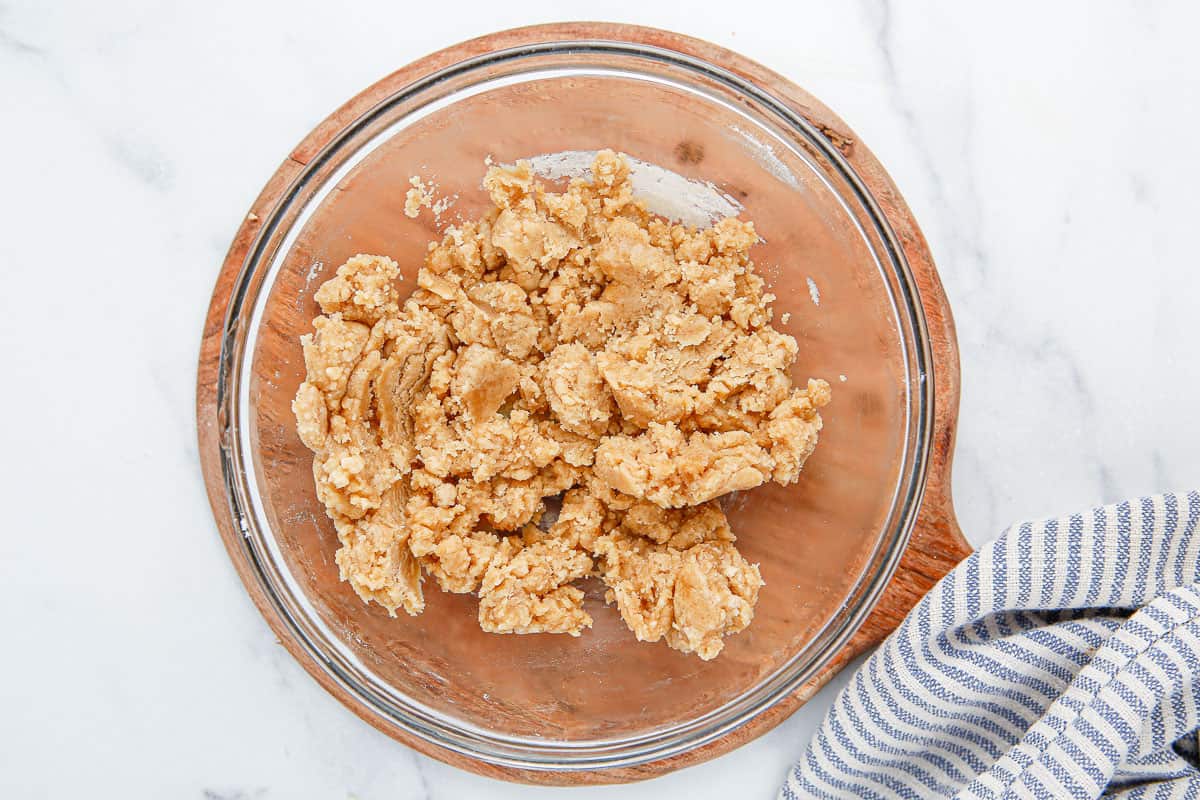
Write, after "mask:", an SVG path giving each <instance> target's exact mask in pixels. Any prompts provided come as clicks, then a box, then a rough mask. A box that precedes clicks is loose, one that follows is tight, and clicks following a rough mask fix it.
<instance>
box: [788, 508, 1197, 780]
mask: <svg viewBox="0 0 1200 800" xmlns="http://www.w3.org/2000/svg"><path fill="white" fill-rule="evenodd" d="M1198 524H1200V494H1198V493H1196V492H1191V493H1188V494H1186V495H1182V494H1181V495H1174V494H1166V495H1160V496H1157V497H1147V498H1143V499H1141V500H1135V501H1132V502H1126V503H1120V504H1118V505H1114V506H1106V507H1104V508H1097V509H1095V510H1093V511H1090V512H1087V513H1084V514H1076V515H1073V516H1070V517H1064V518H1061V519H1051V520H1046V521H1044V522H1037V523H1025V524H1021V525H1016V526H1014V527H1012V528H1010V529H1009V530H1008V531H1006V532H1005V533H1004V534H1003V535H1001V536H1000V538H998V539H996V540H995V541H994V542H991V543H990V544H988V545H986V546H984V547H983V548H982V549H980V550H979V551H978V552H977V553H975V554H974V555H972V556H970V557H969V558H968V559H967V560H965V561H964V562H963V563H962V564H960V565H959V566H958V567H957V568H956V569H955V570H954V571H953V572H951V573H950V574H949V575H947V576H946V577H945V578H944V579H943V580H942V581H941V582H940V583H938V585H937V586H935V587H934V588H933V589H932V590H931V591H930V592H929V594H928V595H926V596H925V598H924V599H922V600H921V602H920V603H919V604H918V605H917V606H916V608H914V609H913V611H912V612H911V613H910V614H909V616H908V618H907V619H905V620H904V622H903V624H901V626H900V627H899V628H898V629H897V630H896V632H895V633H893V634H892V635H891V637H889V638H888V640H887V641H886V642H884V644H883V645H882V646H881V647H880V649H879V650H878V651H877V652H876V653H875V654H874V655H872V656H871V658H870V659H869V660H868V661H867V662H866V663H865V664H864V665H863V667H862V668H861V669H859V671H858V673H857V674H856V675H855V676H854V677H853V678H852V679H851V683H850V684H849V686H847V687H846V688H845V689H844V690H843V691H842V693H841V694H840V695H839V696H838V698H837V700H836V701H835V703H834V705H833V708H832V709H831V710H830V712H829V715H828V716H827V717H826V718H825V721H824V722H823V723H822V725H821V728H820V729H819V730H818V732H817V735H816V737H815V738H814V739H813V741H812V742H811V743H810V744H809V746H808V750H807V751H806V752H805V753H804V756H803V758H801V760H800V763H798V764H797V765H796V766H795V767H794V768H793V769H792V771H791V773H790V774H789V775H788V779H787V783H786V785H785V786H784V787H783V789H782V791H781V792H780V797H782V798H785V800H796V799H797V798H809V797H818V798H830V797H837V798H841V797H853V798H859V799H861V800H869V799H870V798H935V797H955V798H972V799H974V798H1005V799H1006V800H1007V799H1008V798H1027V797H1028V798H1088V799H1090V798H1097V797H1114V798H1129V799H1130V800H1132V798H1200V770H1198V765H1200V761H1198V753H1197V727H1200V531H1197V526H1198Z"/></svg>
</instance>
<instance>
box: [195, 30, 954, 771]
mask: <svg viewBox="0 0 1200 800" xmlns="http://www.w3.org/2000/svg"><path fill="white" fill-rule="evenodd" d="M580 39H585V40H614V41H623V42H633V43H638V44H645V45H652V46H656V47H660V48H666V49H670V50H674V51H677V52H680V53H683V54H685V55H689V56H693V57H695V58H699V59H703V60H704V61H708V62H710V63H712V64H715V65H718V66H720V67H723V68H724V69H726V70H729V71H730V72H733V73H736V74H737V75H739V76H741V77H743V78H745V79H747V80H749V81H750V82H752V83H753V84H755V85H757V86H758V87H760V88H762V89H763V90H765V91H766V92H768V93H770V94H772V95H774V96H775V97H776V98H778V99H780V100H782V101H784V102H786V103H787V104H789V105H790V106H791V107H792V109H793V110H795V111H796V112H798V113H799V114H800V115H802V116H803V117H804V118H806V119H807V120H808V121H809V122H811V123H812V124H813V125H814V126H816V128H817V129H818V130H820V131H821V132H822V133H823V134H824V135H825V136H826V138H828V139H829V141H830V142H831V143H832V144H833V145H834V146H835V147H836V148H837V149H838V150H839V151H840V152H841V153H842V154H843V155H844V156H845V158H846V160H847V161H848V163H849V164H850V165H851V166H852V167H853V168H854V170H855V171H856V172H857V173H858V175H859V177H860V178H861V180H862V181H863V183H864V184H865V185H866V186H867V188H868V189H869V190H870V192H871V193H872V194H873V196H874V197H875V199H876V201H877V202H878V203H879V205H880V207H881V209H882V211H883V213H884V214H885V216H886V217H887V219H888V220H889V222H890V223H891V226H892V228H893V230H894V231H895V233H896V236H897V238H898V240H899V241H900V243H901V245H902V247H903V250H904V253H905V255H906V257H907V259H908V264H909V266H910V268H911V270H912V274H913V276H914V278H915V281H916V285H917V287H918V289H919V291H920V296H921V305H922V306H923V308H924V313H925V321H926V324H927V327H928V333H929V338H930V341H931V348H932V355H933V361H932V383H933V387H934V391H933V398H934V419H933V433H932V450H931V453H930V456H929V459H930V460H929V471H928V481H927V484H926V487H925V494H924V500H923V503H922V506H921V509H920V512H919V515H918V518H917V521H916V525H915V527H914V529H913V532H912V536H911V539H910V541H909V544H908V547H907V550H906V551H905V553H904V555H903V558H902V559H901V561H900V564H899V567H898V568H897V570H896V572H895V574H894V576H893V577H892V579H891V582H890V583H889V584H888V586H887V588H886V589H885V591H884V592H883V594H882V596H881V597H880V599H879V601H878V603H877V605H876V606H875V608H874V610H873V612H872V613H871V614H870V616H869V617H868V618H867V619H866V621H865V622H864V623H863V625H862V626H861V627H860V628H859V629H858V631H857V633H856V634H855V635H854V636H853V638H852V639H851V640H850V641H849V643H848V644H847V645H846V646H845V647H844V648H843V649H842V650H841V651H839V653H838V654H837V655H836V656H835V657H834V658H833V659H832V660H831V661H830V662H829V663H828V664H826V665H825V667H824V669H822V670H821V672H820V673H819V674H818V675H817V676H816V677H815V678H813V679H812V680H811V681H809V682H808V683H807V684H805V685H803V686H801V687H800V688H799V689H798V690H796V691H795V692H793V693H792V694H790V695H788V696H786V697H785V698H784V699H783V700H781V701H780V702H778V703H776V704H775V705H774V706H772V707H771V708H770V709H768V710H767V711H765V712H763V713H761V714H759V715H758V716H756V717H754V718H753V719H751V720H750V721H749V722H747V723H746V724H745V725H743V726H742V727H740V728H738V729H736V730H734V731H732V732H730V733H728V734H727V735H725V736H724V737H722V738H720V739H717V740H715V741H712V742H710V743H708V744H706V745H704V746H702V747H699V748H697V749H694V750H691V751H688V752H686V753H683V754H679V755H676V756H673V757H671V758H666V759H662V760H659V761H654V762H651V763H647V764H642V765H639V766H634V767H625V768H619V769H603V770H595V771H591V772H583V773H579V772H573V773H564V772H554V771H536V770H521V769H513V768H508V767H502V766H496V765H492V764H488V763H484V762H482V761H478V760H475V759H471V758H468V757H465V756H463V755H460V754H458V753H455V752H451V751H449V750H445V749H442V748H440V747H438V746H436V745H434V744H431V743H430V742H428V741H426V740H424V739H420V738H417V737H415V736H413V735H412V734H411V733H409V732H408V731H406V730H403V729H401V728H399V727H397V726H395V725H393V724H391V723H389V722H387V721H384V720H381V718H380V716H379V715H378V714H375V713H372V712H370V711H369V710H368V709H366V708H365V707H364V706H363V704H362V702H361V700H360V699H359V698H357V697H356V696H354V695H352V694H350V693H349V692H347V691H346V690H345V689H344V688H342V687H341V686H340V685H338V684H336V683H334V681H333V680H332V679H331V678H330V677H329V676H328V675H327V673H326V672H324V671H323V670H322V669H321V668H320V667H319V666H318V665H317V664H315V663H314V662H313V661H312V659H311V658H310V657H309V656H308V655H307V654H306V653H304V652H303V651H302V649H301V648H300V646H299V645H298V644H297V643H296V642H295V641H294V640H293V638H292V636H291V634H290V633H289V631H288V628H287V627H286V625H285V624H284V622H283V621H282V620H281V619H280V618H279V614H278V612H277V611H276V610H275V608H274V606H273V605H272V604H271V603H270V601H269V600H268V598H267V597H266V596H265V595H264V593H263V591H262V589H261V588H260V586H259V583H258V580H257V578H256V577H255V575H254V574H253V567H252V565H251V564H250V563H249V560H248V558H247V556H246V551H245V548H243V547H242V546H241V544H240V539H241V532H240V531H239V530H238V529H237V528H236V527H235V525H234V522H233V519H232V516H231V513H230V508H229V504H228V501H227V498H226V494H225V481H224V479H223V476H222V469H221V461H220V433H219V431H220V425H219V423H218V419H217V414H218V412H217V373H218V366H219V360H220V357H221V342H222V337H223V333H224V328H225V317H226V309H227V307H228V305H229V302H230V295H231V290H232V287H233V285H234V282H235V278H236V277H237V275H238V273H239V271H240V270H241V268H242V265H243V262H244V260H245V257H246V254H247V251H248V250H249V248H250V245H251V243H252V242H253V240H254V238H255V236H256V235H257V234H258V232H259V228H260V226H261V221H262V220H263V219H265V218H266V217H267V215H268V213H269V212H270V210H271V209H272V208H273V207H274V206H275V205H276V203H277V201H279V199H280V198H281V197H282V195H283V194H284V192H285V190H286V189H287V187H288V186H289V184H291V182H292V180H293V178H294V177H295V176H296V175H297V173H298V172H300V170H301V169H302V168H303V167H304V166H305V165H306V164H307V163H308V162H309V160H310V159H312V157H313V156H314V155H315V154H316V153H318V152H319V151H320V150H321V149H322V148H323V147H324V146H325V145H326V144H328V143H329V142H330V141H331V140H332V139H333V138H334V137H335V136H336V135H337V133H338V132H339V131H341V130H342V129H343V128H344V127H345V126H346V125H347V124H349V123H350V122H352V121H353V120H355V119H357V118H358V117H360V116H361V115H362V114H363V113H364V112H365V111H367V110H368V109H370V108H371V107H373V106H374V105H375V104H376V103H378V102H379V101H380V100H381V99H383V98H385V97H387V96H390V95H392V94H394V93H395V92H397V91H398V90H399V89H401V88H402V87H404V86H406V85H408V84H410V83H412V82H413V81H414V80H416V79H418V78H420V77H423V76H425V75H428V74H430V73H432V72H434V71H436V70H439V69H442V68H444V67H446V66H449V65H451V64H454V63H457V62H459V61H462V60H464V59H468V58H471V57H473V56H477V55H480V54H484V53H489V52H494V51H496V50H501V49H506V48H511V47H518V46H521V45H529V44H534V43H542V42H552V41H564V40H580ZM958 399H959V365H958V349H957V344H956V341H955V333H954V323H953V320H952V318H951V314H950V307H949V305H948V304H947V301H946V296H945V292H944V291H943V289H942V284H941V281H940V280H939V279H938V275H937V271H936V269H935V268H934V264H933V259H932V258H931V256H930V253H929V248H928V246H927V245H926V242H925V239H924V237H923V236H922V234H921V231H920V229H919V228H918V227H917V223H916V220H914V219H913V216H912V213H911V212H910V211H909V209H908V206H907V205H905V203H904V200H903V199H902V198H901V196H900V193H899V191H898V190H897V189H896V187H895V185H894V184H893V183H892V181H891V179H890V178H889V177H888V175H887V173H886V172H884V170H883V167H882V166H880V164H879V162H878V161H876V159H875V157H874V156H873V155H871V153H870V151H869V150H867V148H866V147H865V146H863V144H862V143H861V142H860V141H859V140H858V138H857V137H856V136H855V134H854V133H853V131H851V130H850V129H849V128H848V127H847V126H846V124H845V123H844V122H842V120H840V119H839V118H838V117H837V116H836V115H835V114H833V112H831V111H830V110H829V109H828V108H826V107H825V106H824V105H823V104H822V103H820V102H819V101H818V100H817V99H816V98H814V97H812V96H811V95H809V94H808V93H807V92H805V91H804V90H802V89H800V88H799V87H798V86H796V85H795V84H793V83H791V82H790V81H788V80H787V79H785V78H783V77H782V76H780V75H778V74H776V73H774V72H771V71H770V70H768V69H766V68H764V67H762V66H760V65H758V64H756V63H754V62H753V61H750V60H748V59H746V58H744V57H742V56H739V55H737V54H736V53H732V52H730V51H728V50H725V49H723V48H720V47H717V46H715V45H712V44H709V43H707V42H703V41H699V40H697V39H692V38H689V37H686V36H681V35H679V34H675V33H669V32H667V31H660V30H654V29H651V28H641V27H634V26H628V25H615V24H605V23H563V24H551V25H543V26H534V27H528V28H519V29H515V30H509V31H503V32H500V33H494V34H491V35H488V36H484V37H481V38H478V39H473V40H471V41H468V42H463V43H461V44H457V45H454V46H453V47H449V48H446V49H445V50H441V51H438V52H437V53H433V54H431V55H429V56H426V57H425V58H422V59H421V60H419V61H417V62H414V63H412V64H410V65H408V66H406V67H404V68H402V69H400V70H398V71H396V72H395V73H393V74H391V75H389V76H387V77H386V78H384V79H383V80H381V81H379V82H378V83H376V84H375V85H373V86H371V87H370V88H368V89H366V90H365V91H364V92H362V93H361V94H359V95H358V96H357V97H355V98H354V99H352V100H350V101H349V102H348V103H346V104H345V105H344V106H342V107H341V108H340V109H338V110H337V111H336V112H334V113H333V114H332V115H330V116H329V118H327V119H326V120H325V121H324V122H322V123H321V124H320V125H318V126H317V128H316V129H315V130H314V131H313V132H312V133H310V134H309V135H308V136H307V137H306V138H305V139H304V141H303V142H301V143H300V145H299V146H298V147H297V148H296V149H295V150H294V151H293V152H292V153H291V154H290V156H289V157H288V159H287V160H286V161H285V162H284V163H283V165H282V166H280V168H279V169H278V171H277V172H276V173H275V175H274V176H273V177H272V178H271V180H270V181H269V182H268V183H267V186H266V188H265V189H263V191H262V194H261V195H259V197H258V199H257V200H255V202H254V205H253V206H252V207H251V209H250V213H248V214H247V216H246V218H245V221H244V222H243V224H242V226H241V228H240V229H239V230H238V232H237V235H236V236H235V237H234V240H233V244H232V246H231V247H230V250H229V253H228V255H227V256H226V258H225V262H224V264H223V265H222V267H221V271H220V274H219V276H218V278H217V283H216V288H215V290H214V292H213V297H212V302H211V305H210V307H209V311H208V317H207V320H206V323H205V329H204V338H203V342H202V345H201V351H200V364H199V374H198V380H197V391H196V404H197V407H196V413H197V421H198V428H199V440H200V458H201V464H202V467H203V471H204V477H205V481H206V483H207V487H208V495H209V500H210V502H211V504H212V508H213V513H214V515H215V517H216V520H217V525H218V527H219V528H220V531H221V536H222V537H223V539H224V541H225V544H226V548H227V549H228V551H229V554H230V557H231V559H232V560H233V562H234V565H235V567H236V568H237V570H238V573H239V574H240V575H241V577H242V580H243V582H244V583H245V585H246V588H247V590H248V591H249V593H250V595H251V597H252V598H253V599H254V602H255V604H256V605H257V606H258V608H259V610H260V611H261V612H262V614H263V616H264V617H265V618H266V619H267V622H268V623H269V624H270V625H271V627H272V628H273V629H274V630H275V632H276V633H277V635H278V636H279V638H280V641H281V643H282V644H283V645H284V646H285V647H287V648H288V650H289V651H290V652H291V653H292V654H293V656H295V657H296V658H297V660H299V661H300V663H301V664H302V665H303V666H304V667H305V669H307V670H308V671H309V673H310V674H312V676H313V677H314V678H315V679H316V680H317V681H318V682H320V683H321V684H322V685H323V686H324V687H325V688H326V690H328V691H329V692H330V693H331V694H333V695H334V696H335V697H337V698H338V700H339V701H341V702H342V703H343V704H344V705H346V706H347V707H348V708H350V709H351V710H352V711H354V712H355V713H356V714H358V715H359V716H360V717H362V718H363V719H364V720H366V721H368V722H370V723H371V724H372V725H374V726H376V727H377V728H379V729H380V730H382V731H383V732H384V733H387V734H388V735H390V736H392V737H394V738H395V739H398V740H400V741H402V742H404V743H405V744H407V745H409V746H411V747H413V748H415V749H417V750H419V751H421V752H422V753H425V754H427V755H430V756H432V757H434V758H438V759H440V760H442V761H445V762H447V763H450V764H453V765H455V766H458V767H462V768H464V769H468V770H471V771H473V772H477V773H480V774H484V775H489V776H493V777H497V778H502V779H506V780H516V781H523V782H528V783H540V784H589V783H618V782H626V781H634V780H641V779H645V778H652V777H655V776H658V775H662V774H664V773H667V772H670V771H672V770H676V769H679V768H682V767H685V766H690V765H692V764H696V763H699V762H701V761H705V760H707V759H710V758H713V757H715V756H718V755H721V754H723V753H726V752H728V751H730V750H733V749H734V748H736V747H738V746H740V745H742V744H744V743H746V742H748V741H750V740H751V739H754V738H755V737H757V736H760V735H762V734H763V733H765V732H766V731H768V730H770V729H771V728H773V727H775V726H776V725H777V724H779V723H780V722H781V721H782V720H784V719H785V718H787V716H788V715H790V714H791V713H792V712H793V711H795V710H796V709H797V708H798V707H799V706H800V705H802V704H803V703H804V702H805V701H806V700H808V699H809V698H810V697H812V696H813V695H814V694H815V693H816V692H817V691H818V690H819V689H820V688H821V687H822V686H823V685H824V684H825V683H826V682H827V681H828V680H829V679H830V678H831V677H832V676H833V675H834V674H836V673H837V672H838V671H839V670H840V669H842V668H843V667H844V666H845V665H846V664H847V663H848V662H849V661H850V660H851V659H853V658H854V657H855V656H857V655H859V654H861V653H863V652H864V651H866V650H868V649H869V648H871V647H872V646H874V645H876V644H878V643H879V642H880V641H882V640H883V638H884V637H886V636H887V634H888V633H890V632H891V631H892V630H893V629H894V628H895V627H896V625H897V624H898V623H899V622H900V621H901V620H902V619H903V618H904V616H905V614H906V613H907V612H908V611H909V609H911V608H912V606H913V605H914V604H915V603H916V602H917V600H919V599H920V598H921V596H922V595H924V594H925V593H926V592H927V591H928V590H929V589H930V588H931V587H932V586H933V584H934V583H935V582H936V581H937V580H938V579H940V578H941V577H942V576H943V575H945V574H946V572H948V571H949V570H950V569H951V568H952V567H953V566H954V565H955V564H957V563H958V562H959V561H960V560H961V559H962V558H963V557H965V556H966V555H967V554H968V553H969V552H970V547H969V545H968V544H967V543H966V541H965V540H964V539H963V537H962V534H961V532H960V531H959V528H958V524H957V522H956V521H955V518H954V510H953V506H952V502H951V496H950V467H951V459H952V455H953V450H954V435H955V425H956V420H957V413H958Z"/></svg>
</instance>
